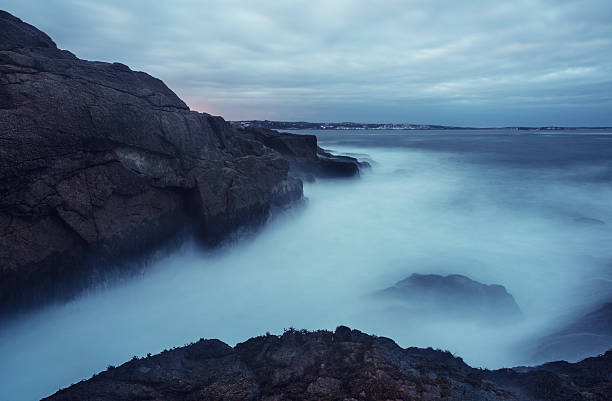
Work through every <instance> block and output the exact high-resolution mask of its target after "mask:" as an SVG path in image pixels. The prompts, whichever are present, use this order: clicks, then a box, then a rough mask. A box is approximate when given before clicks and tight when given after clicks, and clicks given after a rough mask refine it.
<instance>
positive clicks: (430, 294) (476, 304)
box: [376, 273, 521, 322]
mask: <svg viewBox="0 0 612 401" xmlns="http://www.w3.org/2000/svg"><path fill="white" fill-rule="evenodd" d="M376 296H377V297H379V298H383V299H392V300H396V301H399V305H401V306H402V307H403V308H404V309H405V310H406V311H408V312H409V313H411V314H413V315H415V316H423V315H428V314H433V315H434V316H435V317H437V318H439V317H442V318H445V317H454V318H462V319H464V318H468V319H477V320H481V321H486V322H489V321H499V322H502V321H508V322H511V321H515V320H516V319H517V318H518V317H520V316H521V310H520V308H519V306H518V305H517V303H516V301H515V300H514V297H513V296H512V295H511V294H509V293H508V291H506V288H504V286H502V285H499V284H490V285H487V284H482V283H479V282H478V281H474V280H472V279H470V278H468V277H466V276H462V275H460V274H451V275H448V276H441V275H438V274H417V273H414V274H412V275H411V276H409V277H407V278H405V279H403V280H401V281H398V282H397V283H396V284H395V285H393V286H391V287H388V288H386V289H384V290H381V291H378V292H377V293H376Z"/></svg>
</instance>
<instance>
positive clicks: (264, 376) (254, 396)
mask: <svg viewBox="0 0 612 401" xmlns="http://www.w3.org/2000/svg"><path fill="white" fill-rule="evenodd" d="M610 394H612V351H609V352H607V353H606V354H605V355H602V356H599V357H596V358H588V359H585V360H584V361H582V362H578V363H573V364H572V363H567V362H553V363H548V364H545V365H542V366H538V367H533V368H525V367H522V368H514V369H502V370H496V371H487V370H481V369H473V368H471V367H469V366H468V365H466V364H465V363H464V362H463V361H462V360H461V358H456V357H454V356H453V355H452V354H450V353H448V352H442V351H437V350H433V349H431V348H429V349H422V348H406V349H403V348H401V347H399V346H398V345H397V344H396V343H395V342H393V341H392V340H390V339H388V338H384V337H376V336H371V335H367V334H364V333H362V332H360V331H357V330H351V329H350V328H348V327H345V326H340V327H338V328H337V329H336V331H335V332H330V331H316V332H307V331H296V330H289V331H286V332H285V333H284V334H283V335H282V336H275V335H266V336H261V337H256V338H252V339H250V340H248V341H246V342H244V343H241V344H238V345H236V346H235V347H233V348H232V347H230V346H229V345H227V344H225V343H223V342H221V341H219V340H200V341H198V342H196V343H193V344H191V345H188V346H185V347H180V348H175V349H173V350H169V351H164V352H162V353H161V354H158V355H155V356H149V357H147V358H143V359H137V358H134V359H133V360H132V361H130V362H127V363H124V364H123V365H121V366H119V367H109V369H108V370H106V371H105V372H102V373H100V374H98V375H94V377H92V378H91V379H89V380H87V381H83V382H80V383H78V384H75V385H72V386H71V387H69V388H67V389H64V390H60V391H58V392H57V393H56V394H54V395H53V396H51V397H49V398H47V400H57V401H59V400H63V401H68V400H70V401H73V400H74V401H76V400H100V401H102V400H144V399H146V400H289V399H291V400H398V399H399V400H464V401H465V400H609V395H610Z"/></svg>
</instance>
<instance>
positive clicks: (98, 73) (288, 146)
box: [0, 10, 358, 314]
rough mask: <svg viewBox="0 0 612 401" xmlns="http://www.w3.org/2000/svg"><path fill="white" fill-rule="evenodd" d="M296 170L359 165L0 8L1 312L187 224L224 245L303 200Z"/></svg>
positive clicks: (59, 289)
mask: <svg viewBox="0 0 612 401" xmlns="http://www.w3.org/2000/svg"><path fill="white" fill-rule="evenodd" d="M294 167H295V168H294ZM298 167H299V168H301V169H302V170H304V171H305V172H308V173H309V174H315V175H319V176H321V175H329V176H348V175H355V174H357V173H358V165H357V161H356V160H355V159H350V158H334V157H331V158H330V157H329V155H328V154H326V153H323V152H322V151H321V150H320V149H319V148H318V147H317V141H316V137H314V136H300V135H290V134H280V133H278V132H275V131H270V130H238V129H235V128H234V127H232V126H231V125H230V124H229V123H227V122H226V121H225V120H224V119H223V118H221V117H215V116H211V115H209V114H205V113H198V112H195V111H190V110H189V108H188V107H187V105H186V104H185V103H184V102H183V101H182V100H181V99H179V98H178V97H177V96H176V94H174V93H173V92H172V91H171V90H170V89H168V87H166V85H165V84H164V83H163V82H162V81H160V80H159V79H156V78H153V77H151V76H150V75H148V74H146V73H144V72H136V71H132V70H131V69H130V68H129V67H127V66H125V65H123V64H119V63H112V64H111V63H104V62H92V61H85V60H81V59H78V58H77V57H76V56H75V55H74V54H72V53H70V52H68V51H66V50H61V49H58V48H57V46H56V45H55V43H54V42H53V41H52V40H51V38H49V36H47V35H46V34H45V33H43V32H41V31H40V30H38V29H36V28H35V27H33V26H31V25H29V24H26V23H25V22H23V21H21V20H20V19H18V18H16V17H14V16H12V15H11V14H9V13H7V12H4V11H1V10H0V241H1V246H0V314H1V313H2V309H11V308H12V307H13V306H18V305H20V304H22V303H24V302H28V301H33V302H37V299H38V301H41V302H42V301H44V298H45V294H48V293H51V295H53V293H56V294H67V293H69V292H70V291H69V290H70V287H74V286H75V285H84V284H87V283H86V282H85V283H74V282H71V280H72V281H75V280H76V281H78V280H84V281H87V275H86V274H85V276H83V277H81V274H82V273H83V270H86V269H85V267H86V266H88V265H93V264H94V263H98V264H100V260H102V261H104V262H106V264H108V258H109V257H114V258H117V259H120V260H122V261H125V260H126V259H127V258H128V257H129V256H137V255H141V254H142V253H143V252H145V251H147V250H150V249H153V248H155V247H157V246H159V244H160V243H161V242H163V241H164V240H165V239H166V238H168V237H169V236H172V235H173V234H176V233H178V232H179V231H181V230H182V229H183V228H184V227H185V226H187V225H189V226H192V227H194V229H195V231H196V233H197V234H198V235H199V236H200V237H202V238H204V239H205V240H211V241H215V240H218V239H219V238H221V237H223V236H224V235H225V234H227V233H228V232H229V231H231V230H233V229H235V228H236V227H238V226H241V225H244V224H250V223H253V222H260V221H263V220H265V217H266V216H267V213H268V211H269V210H270V208H271V207H274V206H275V205H283V204H286V203H288V202H291V201H295V200H297V199H300V198H301V197H302V181H301V180H300V178H299V175H298V173H300V174H301V171H297V168H298ZM294 170H295V172H294ZM101 265H104V263H102V264H101ZM77 278H78V280H77Z"/></svg>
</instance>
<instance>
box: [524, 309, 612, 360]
mask: <svg viewBox="0 0 612 401" xmlns="http://www.w3.org/2000/svg"><path fill="white" fill-rule="evenodd" d="M610 348H612V302H607V303H604V304H603V305H600V306H599V307H598V308H597V309H595V310H593V311H591V312H589V313H587V314H585V315H584V316H582V317H579V318H578V319H576V320H575V321H574V322H573V323H571V324H568V325H567V326H565V327H563V328H562V329H560V330H559V331H557V332H555V333H553V334H551V335H548V336H546V337H544V338H542V339H540V341H539V343H538V345H537V346H536V349H535V351H534V356H533V359H534V360H536V361H550V360H559V359H565V360H569V361H576V360H578V359H580V358H583V357H584V356H585V355H598V354H600V353H602V352H605V351H606V350H608V349H610Z"/></svg>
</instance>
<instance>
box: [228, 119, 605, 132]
mask: <svg viewBox="0 0 612 401" xmlns="http://www.w3.org/2000/svg"><path fill="white" fill-rule="evenodd" d="M231 123H232V124H233V125H235V126H239V127H255V128H267V129H276V130H283V129H288V130H300V129H310V130H432V129H436V130H441V129H448V130H462V129H483V130H486V129H515V130H520V131H522V130H525V131H531V130H533V131H561V130H579V129H612V127H556V126H549V127H524V126H511V127H485V128H475V127H455V126H449V125H433V124H391V123H380V124H376V123H372V124H370V123H354V122H341V123H330V122H328V123H321V122H319V123H311V122H306V121H270V120H242V121H232V122H231Z"/></svg>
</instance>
